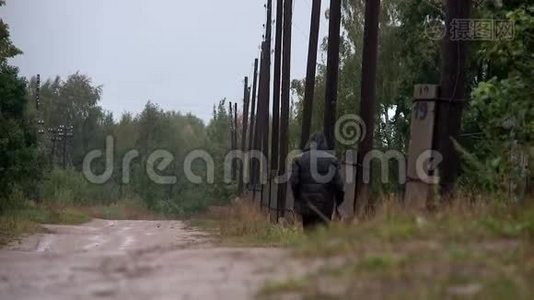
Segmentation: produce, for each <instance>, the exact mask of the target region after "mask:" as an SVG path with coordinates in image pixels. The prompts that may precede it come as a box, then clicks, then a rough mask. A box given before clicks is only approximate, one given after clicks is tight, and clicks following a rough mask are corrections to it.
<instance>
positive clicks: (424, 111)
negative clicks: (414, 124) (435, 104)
mask: <svg viewBox="0 0 534 300" xmlns="http://www.w3.org/2000/svg"><path fill="white" fill-rule="evenodd" d="M427 116H428V103H426V102H417V103H416V104H415V119H416V120H419V121H423V120H424V119H426V117H427Z"/></svg>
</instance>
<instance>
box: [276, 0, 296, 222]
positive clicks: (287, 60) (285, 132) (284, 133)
mask: <svg viewBox="0 0 534 300" xmlns="http://www.w3.org/2000/svg"><path fill="white" fill-rule="evenodd" d="M292 18H293V0H284V38H283V39H284V49H283V54H282V55H283V58H282V107H281V120H280V132H281V134H280V161H279V162H278V169H279V171H278V175H280V176H284V175H285V173H286V159H287V153H288V150H289V149H288V148H289V97H290V92H291V91H290V85H291V27H292V24H291V22H292ZM286 193H287V183H285V182H283V183H280V184H279V186H278V203H277V207H278V210H277V212H278V215H277V216H278V217H284V213H285V207H286Z"/></svg>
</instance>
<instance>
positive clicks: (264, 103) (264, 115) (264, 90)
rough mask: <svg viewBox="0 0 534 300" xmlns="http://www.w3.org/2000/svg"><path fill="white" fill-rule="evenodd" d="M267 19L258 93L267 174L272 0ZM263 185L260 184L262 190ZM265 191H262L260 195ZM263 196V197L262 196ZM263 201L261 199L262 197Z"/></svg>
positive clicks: (264, 170)
mask: <svg viewBox="0 0 534 300" xmlns="http://www.w3.org/2000/svg"><path fill="white" fill-rule="evenodd" d="M266 8H267V20H266V22H265V40H264V42H263V48H262V66H261V72H262V74H261V76H260V95H259V97H260V98H259V101H260V103H261V110H259V113H260V114H261V118H259V121H260V122H261V123H262V125H261V142H260V144H261V149H262V153H263V156H264V157H265V160H266V161H267V165H265V166H262V170H263V174H267V175H268V169H269V165H268V161H269V98H270V91H269V90H270V82H271V36H272V30H271V27H272V0H267V5H266ZM264 188H265V186H262V190H263V189H264ZM264 194H265V193H262V196H263V195H264ZM262 198H263V197H262ZM262 201H263V199H262Z"/></svg>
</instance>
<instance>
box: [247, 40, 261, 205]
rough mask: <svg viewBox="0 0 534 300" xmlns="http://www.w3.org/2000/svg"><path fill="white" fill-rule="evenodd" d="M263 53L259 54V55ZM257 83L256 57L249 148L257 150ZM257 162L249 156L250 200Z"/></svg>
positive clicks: (258, 131)
mask: <svg viewBox="0 0 534 300" xmlns="http://www.w3.org/2000/svg"><path fill="white" fill-rule="evenodd" d="M262 48H263V46H262ZM262 56H263V55H262V54H260V57H262ZM260 65H261V64H260ZM257 84H258V59H256V60H255V61H254V83H253V86H252V109H251V111H252V117H251V125H250V126H251V127H250V141H249V143H250V147H249V148H250V150H253V151H257V150H259V148H258V145H259V142H258V141H259V138H260V132H261V131H260V129H261V128H260V122H259V121H258V120H259V115H260V112H259V108H260V102H259V100H258V101H257V103H256V99H257V98H258V97H257V94H258V93H257ZM257 170H258V162H257V161H256V160H255V159H253V158H252V157H251V160H250V187H251V189H252V201H255V200H256V184H257V178H258V176H257V174H258V171H257Z"/></svg>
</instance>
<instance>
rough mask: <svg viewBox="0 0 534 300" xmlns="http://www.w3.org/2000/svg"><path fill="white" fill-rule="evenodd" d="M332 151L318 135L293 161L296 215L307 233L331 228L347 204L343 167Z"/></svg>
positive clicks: (312, 138)
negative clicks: (331, 223)
mask: <svg viewBox="0 0 534 300" xmlns="http://www.w3.org/2000/svg"><path fill="white" fill-rule="evenodd" d="M328 150H329V147H328V144H327V141H326V137H325V136H324V135H323V134H322V133H315V134H313V135H312V136H311V138H310V140H309V142H308V144H307V145H306V147H305V148H304V152H303V153H302V154H300V155H299V156H297V157H296V158H295V160H294V161H293V165H292V170H291V177H290V184H291V188H292V189H293V197H294V199H295V211H296V212H297V213H299V214H300V215H301V216H302V225H303V227H304V230H305V231H309V230H313V229H315V228H316V227H317V226H321V225H328V223H330V221H331V220H332V215H333V213H334V211H336V213H337V208H338V207H339V206H340V205H341V204H342V202H343V197H344V191H343V181H342V180H341V176H340V172H339V163H338V160H337V158H336V157H335V156H334V155H333V154H331V153H330V152H329V151H328Z"/></svg>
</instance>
